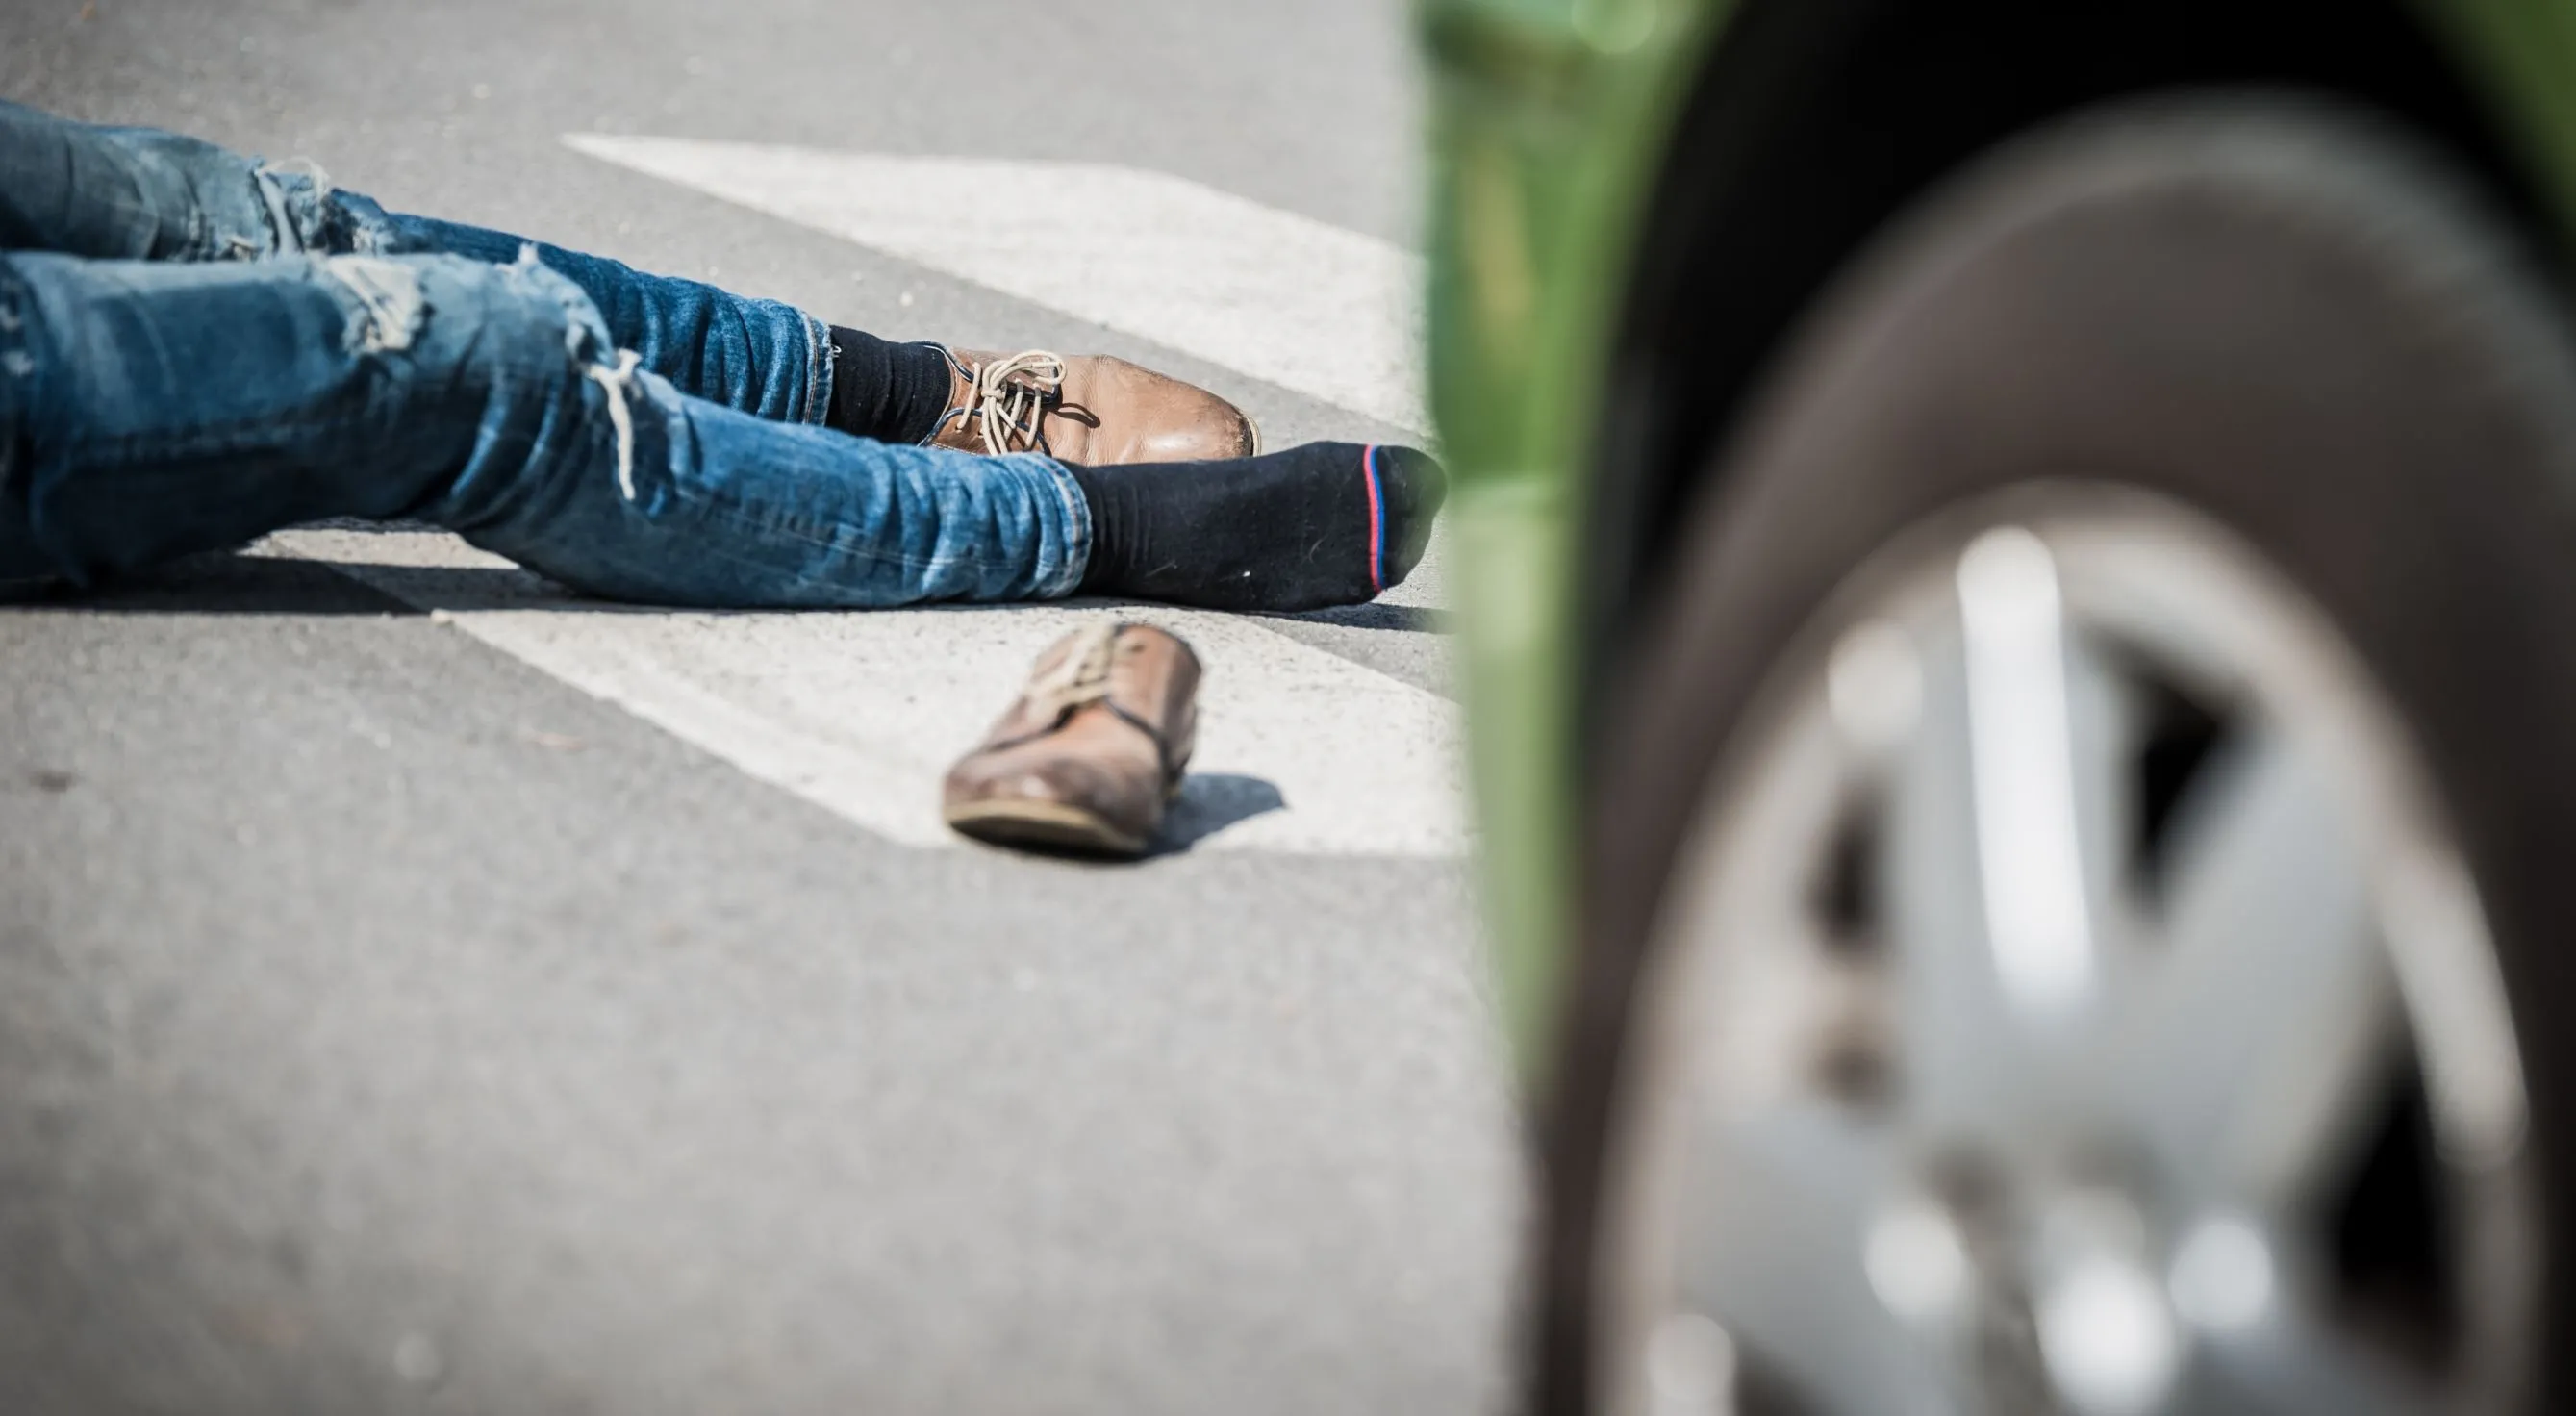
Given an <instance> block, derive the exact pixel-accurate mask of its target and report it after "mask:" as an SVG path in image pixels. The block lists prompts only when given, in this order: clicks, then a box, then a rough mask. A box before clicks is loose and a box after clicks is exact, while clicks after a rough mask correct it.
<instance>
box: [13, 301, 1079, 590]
mask: <svg viewBox="0 0 2576 1416" xmlns="http://www.w3.org/2000/svg"><path fill="white" fill-rule="evenodd" d="M335 516H360V517H404V518H413V519H418V520H423V521H428V522H431V523H433V524H436V525H439V526H445V527H449V528H451V529H453V530H455V531H458V532H460V533H461V534H463V535H464V536H465V538H466V539H467V540H469V541H472V542H473V543H474V544H476V545H478V546H482V547H484V548H485V549H487V550H491V551H495V552H498V553H500V554H501V555H505V556H508V557H510V558H511V559H513V560H516V561H518V562H520V563H521V564H524V565H527V566H529V567H531V568H533V569H535V570H538V571H541V572H543V573H544V574H546V575H548V576H551V577H553V578H554V579H557V580H560V581H562V582H564V583H565V584H567V585H571V586H573V587H575V588H578V589H583V590H588V591H591V592H593V593H596V594H601V595H608V596H614V597H617V598H621V599H632V600H645V601H654V602H660V603H670V604H689V605H711V606H753V605H774V606H838V607H870V606H881V605H897V604H907V603H911V602H915V601H921V600H948V599H966V600H1020V599H1034V598H1046V597H1053V596H1061V595H1065V594H1069V593H1071V592H1072V590H1073V589H1074V587H1075V586H1076V585H1077V584H1079V583H1080V581H1081V577H1082V569H1083V565H1084V562H1085V560H1086V558H1087V557H1088V554H1089V545H1090V520H1089V512H1088V508H1087V507H1086V505H1085V503H1084V502H1083V499H1082V494H1081V491H1080V489H1079V488H1078V487H1077V486H1076V484H1075V483H1074V481H1073V479H1072V477H1071V475H1070V474H1069V473H1067V472H1066V471H1065V469H1064V468H1063V467H1062V466H1061V465H1060V464H1058V463H1056V462H1054V461H1052V460H1050V459H1047V458H1044V457H1037V456H1030V455H1020V456H1012V457H977V456H973V455H971V454H967V453H961V452H955V451H951V450H948V449H945V448H932V447H915V446H895V445H889V444H885V443H878V442H871V441H868V440H866V439H862V438H853V437H849V436H846V435H844V434H841V433H837V432H833V431H831V430H830V429H827V428H817V427H812V426H809V425H805V424H798V423H780V422H774V421H771V420H768V419H764V418H758V417H754V416H752V415H750V414H747V413H741V412H738V411H736V410H734V409H731V408H726V407H724V406H722V405H720V404H717V403H713V402H710V401H708V400H705V399H699V398H691V397H689V396H687V395H686V394H683V393H682V392H680V390H679V389H678V388H676V387H674V386H673V385H672V384H671V382H670V381H669V380H667V379H665V378H663V377H661V376H660V375H658V374H654V373H651V372H649V371H647V370H644V369H642V368H640V367H638V361H637V360H636V359H635V357H634V356H633V355H632V354H631V353H628V352H623V351H620V350H618V349H617V348H616V347H615V345H614V343H613V342H612V341H611V340H610V339H609V336H608V331H607V329H606V327H605V325H604V324H603V323H602V322H601V320H600V318H599V314H598V311H597V310H596V309H595V308H594V307H593V306H592V304H591V301H590V299H589V297H588V296H587V295H585V294H584V293H583V292H582V290H581V288H580V287H579V286H576V285H574V284H573V283H572V282H571V281H570V280H568V279H566V278H564V277H563V276H561V275H558V274H556V273H555V272H553V271H551V270H548V269H546V268H545V267H544V266H542V265H540V264H537V263H535V262H533V261H531V262H524V263H520V264H515V265H507V266H501V265H491V264H488V263H485V262H481V261H475V260H471V259H467V258H463V257H458V256H408V255H406V256H362V255H347V256H326V257H310V256H287V257H278V258H275V259H271V260H266V261H257V262H230V261H226V262H212V263H171V262H142V261H94V260H83V259H80V258H77V257H71V256H60V255H51V254H28V253H21V254H12V255H6V256H0V580H8V581H19V582H25V581H30V580H42V579H44V578H47V577H53V576H59V577H64V578H68V579H71V580H73V581H76V582H82V583H87V582H90V581H93V580H95V579H97V578H99V577H101V576H105V575H111V574H114V573H116V572H119V571H124V570H131V569H136V568H139V567H142V566H146V565H150V564H152V563H153V562H156V561H160V560H163V559H166V558H168V557H171V556H175V555H181V554H185V553H187V552H190V551H196V550H204V549H210V548H215V547H221V546H228V545H234V544H238V543H240V542H243V541H245V540H248V539H250V538H252V537H255V536H258V535H260V534H262V533H264V532H267V531H270V530H274V529H276V528H278V527H282V526H288V525H292V524H294V523H296V522H300V521H310V520H314V519H318V518H323V517H335Z"/></svg>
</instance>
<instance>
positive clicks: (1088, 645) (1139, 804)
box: [942, 624, 1199, 856]
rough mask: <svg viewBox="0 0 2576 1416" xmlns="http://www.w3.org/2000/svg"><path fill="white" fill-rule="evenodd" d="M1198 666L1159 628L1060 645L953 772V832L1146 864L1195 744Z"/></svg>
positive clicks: (1112, 631) (947, 806)
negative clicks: (1139, 857) (1138, 859)
mask: <svg viewBox="0 0 2576 1416" xmlns="http://www.w3.org/2000/svg"><path fill="white" fill-rule="evenodd" d="M1198 687H1199V658H1198V655H1196V654H1194V653H1192V652H1191V651H1190V646H1189V645H1187V644H1185V643H1183V642H1182V641H1181V640H1180V639H1178V638H1177V637H1175V636H1173V635H1171V634H1168V633H1166V632H1164V631H1162V630H1159V629H1156V628H1154V627H1153V626H1151V625H1143V624H1102V625H1094V626H1092V627H1090V628H1087V629H1078V630H1075V631H1074V632H1073V633H1071V634H1068V635H1066V636H1065V637H1064V638H1062V639H1059V640H1057V641H1056V642H1055V643H1054V644H1053V645H1052V646H1051V647H1049V648H1048V649H1047V651H1046V653H1044V654H1042V655H1040V656H1039V658H1038V662H1037V668H1036V669H1035V670H1034V671H1033V672H1032V673H1031V674H1030V675H1029V682H1028V686H1027V687H1026V688H1024V689H1022V690H1021V692H1020V699H1019V701H1018V702H1017V703H1014V704H1013V705H1011V710H1010V711H1009V712H1007V713H1005V714H1003V715H1002V720H1001V721H1000V722H998V723H995V724H994V725H993V730H992V731H991V732H989V733H987V734H985V736H984V741H983V743H982V744H981V745H980V746H978V747H977V748H976V749H975V750H974V751H973V752H970V753H968V754H967V755H966V756H965V758H964V759H963V760H961V761H959V762H958V764H957V765H956V766H955V767H952V768H950V769H949V771H948V781H947V784H946V788H945V790H944V792H943V795H942V809H943V813H944V814H945V815H946V817H947V819H948V824H949V825H950V826H952V827H954V828H956V829H957V830H959V831H962V832H964V833H965V834H967V835H969V836H973V837H975V838H977V839H978V840H985V841H991V842H994V843H996V844H1000V845H1012V846H1044V847H1053V848H1056V849H1060V850H1074V851H1087V852H1092V853H1096V854H1101V855H1118V856H1134V855H1142V854H1143V853H1144V851H1145V848H1146V846H1147V845H1148V844H1149V843H1150V842H1151V841H1152V840H1153V838H1154V832H1155V829H1156V828H1157V827H1159V826H1161V825H1162V822H1163V807H1164V805H1165V804H1166V803H1167V802H1169V801H1170V800H1171V799H1172V798H1173V797H1174V796H1176V795H1178V794H1179V792H1180V789H1181V774H1182V772H1183V771H1184V770H1186V769H1187V768H1188V766H1189V761H1190V749H1191V747H1192V746H1194V745H1195V743H1196V741H1197V738H1198V702H1197V698H1198Z"/></svg>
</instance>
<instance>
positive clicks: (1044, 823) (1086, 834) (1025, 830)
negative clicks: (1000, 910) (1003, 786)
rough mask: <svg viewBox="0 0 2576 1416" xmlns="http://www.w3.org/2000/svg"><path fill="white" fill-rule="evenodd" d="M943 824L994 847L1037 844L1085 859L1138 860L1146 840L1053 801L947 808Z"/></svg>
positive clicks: (1079, 810)
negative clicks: (1075, 852) (1093, 856)
mask: <svg viewBox="0 0 2576 1416" xmlns="http://www.w3.org/2000/svg"><path fill="white" fill-rule="evenodd" d="M946 815H947V818H948V825H949V827H950V828H951V829H953V830H955V831H957V832H958V833H960V834H961V835H967V836H972V837H974V838H975V839H976V840H979V841H987V842H990V843H992V844H994V845H997V846H1037V847H1042V848H1045V849H1049V850H1059V851H1078V852H1081V853H1083V854H1086V855H1109V856H1140V855H1143V854H1144V853H1145V844H1146V842H1145V838H1144V837H1142V836H1132V835H1129V834H1128V833H1126V832H1124V831H1121V830H1119V829H1118V828H1117V827H1115V826H1112V825H1110V824H1109V823H1108V822H1107V821H1104V820H1102V819H1101V818H1100V817H1098V816H1095V815H1093V814H1092V813H1090V812H1088V811H1085V810H1083V809H1082V808H1080V807H1078V806H1067V805H1065V804H1064V803H1062V802H1054V801H1029V800H1019V801H976V802H968V803H965V804H964V805H962V806H952V807H950V808H948V810H947V812H946Z"/></svg>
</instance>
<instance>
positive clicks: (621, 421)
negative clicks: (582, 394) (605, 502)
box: [582, 349, 644, 501]
mask: <svg viewBox="0 0 2576 1416" xmlns="http://www.w3.org/2000/svg"><path fill="white" fill-rule="evenodd" d="M643 361H644V356H642V355H640V354H638V353H636V352H635V351H634V350H632V349H620V350H618V351H617V362H616V363H615V364H613V365H610V364H590V365H586V366H584V367H583V369H582V372H583V373H584V374H586V375H588V376H589V377H590V379H591V381H592V382H594V383H596V384H598V385H599V386H600V387H601V388H604V389H606V390H608V421H609V424H610V426H612V427H614V428H616V429H617V490H618V492H619V493H620V494H622V495H623V496H624V497H625V498H626V499H627V500H628V501H633V500H635V410H634V409H633V408H631V407H629V406H628V400H629V399H632V398H633V397H634V396H635V367H636V365H638V364H641V363H642V362H643Z"/></svg>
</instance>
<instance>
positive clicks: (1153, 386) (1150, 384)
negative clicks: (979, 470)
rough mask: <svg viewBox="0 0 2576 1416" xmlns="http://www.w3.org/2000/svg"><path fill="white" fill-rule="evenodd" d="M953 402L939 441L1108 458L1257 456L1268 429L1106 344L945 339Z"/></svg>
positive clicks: (965, 447) (1101, 463)
mask: <svg viewBox="0 0 2576 1416" xmlns="http://www.w3.org/2000/svg"><path fill="white" fill-rule="evenodd" d="M940 352H941V353H943V354H945V355H947V357H948V364H949V388H948V409H947V411H946V412H945V413H943V414H942V415H941V416H940V419H939V423H938V426H937V427H936V428H934V429H933V430H932V432H931V435H930V438H929V441H931V442H934V443H936V444H938V445H939V446H941V447H953V448H957V449H959V450H961V451H965V452H979V453H1002V452H1040V453H1044V454H1046V455H1047V456H1049V457H1052V458H1054V459H1056V460H1057V461H1059V462H1071V463H1077V464H1080V465H1082V466H1086V467H1106V466H1115V465H1121V464H1126V463H1136V462H1197V461H1203V460H1206V459H1210V458H1221V457H1251V456H1254V455H1255V454H1257V453H1259V452H1260V450H1261V432H1260V430H1259V429H1258V428H1256V427H1254V426H1253V422H1252V420H1251V419H1250V418H1248V417H1246V416H1244V412H1243V410H1242V409H1240V408H1237V407H1235V406H1234V405H1233V404H1231V403H1228V402H1226V401H1225V400H1224V399H1222V398H1219V397H1217V396H1216V395H1215V394H1213V393H1210V392H1208V391H1207V390H1206V389H1203V388H1199V387H1196V386H1195V385H1191V384H1186V383H1183V382H1181V381H1180V380H1179V379H1176V378H1172V377H1170V376H1168V375H1164V374H1158V373H1155V372H1154V371H1153V370H1151V369H1147V368H1142V367H1139V366H1138V365H1135V364H1130V363H1128V362H1127V361H1126V360H1124V359H1117V358H1112V357H1110V356H1109V355H1106V354H1077V355H1074V356H1072V357H1070V358H1067V357H1064V356H1061V355H1057V354H1051V353H1048V352H1047V351H1045V350H1042V349H1032V350H1029V351H1027V352H1025V353H1020V354H999V353H994V352H992V351H989V350H982V349H956V350H949V349H942V350H941V351H940Z"/></svg>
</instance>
